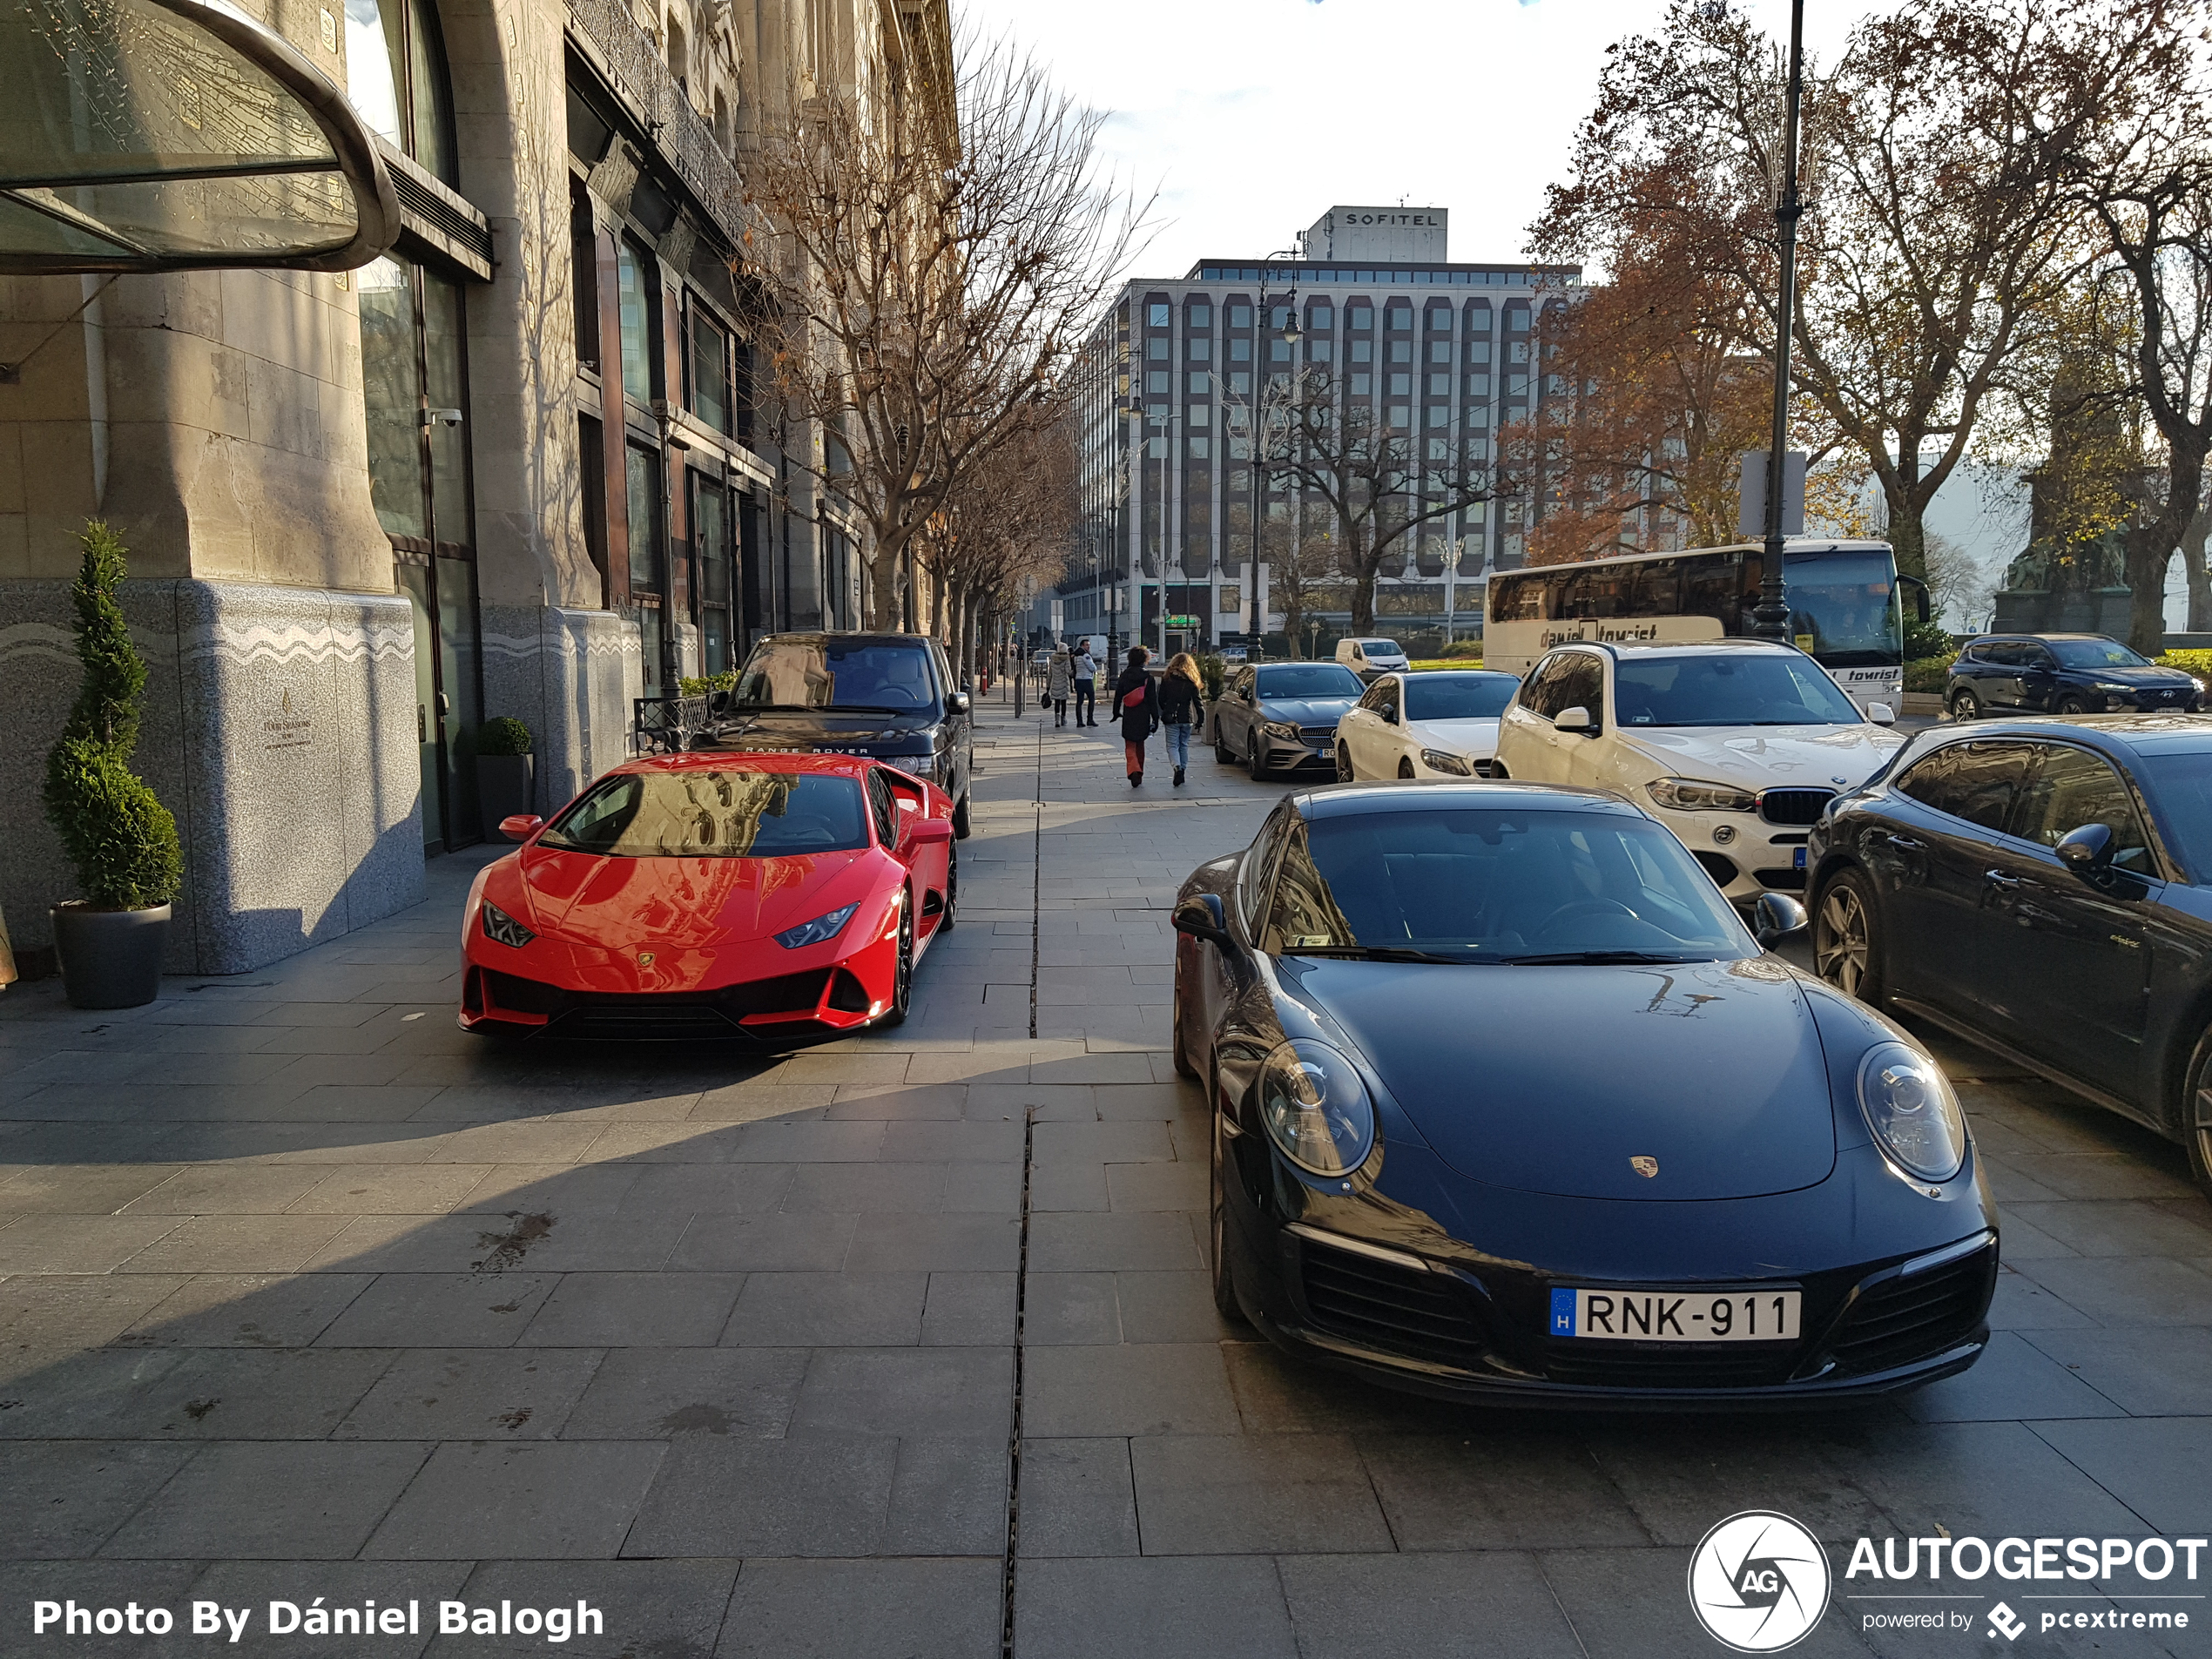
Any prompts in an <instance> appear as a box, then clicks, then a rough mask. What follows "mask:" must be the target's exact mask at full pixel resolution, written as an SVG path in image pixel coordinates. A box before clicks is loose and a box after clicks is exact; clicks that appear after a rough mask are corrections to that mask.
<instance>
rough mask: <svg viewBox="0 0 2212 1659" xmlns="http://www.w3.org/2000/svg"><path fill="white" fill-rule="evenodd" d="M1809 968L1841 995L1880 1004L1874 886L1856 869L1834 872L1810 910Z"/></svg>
mask: <svg viewBox="0 0 2212 1659" xmlns="http://www.w3.org/2000/svg"><path fill="white" fill-rule="evenodd" d="M1812 964H1813V967H1814V968H1815V970H1816V971H1817V972H1818V974H1820V977H1821V978H1823V979H1824V980H1826V981H1828V982H1829V983H1830V984H1831V985H1832V986H1834V987H1835V988H1837V989H1838V990H1839V991H1841V992H1843V993H1844V995H1846V996H1855V997H1857V998H1858V1000H1859V1001H1862V1002H1867V1003H1871V1004H1872V1005H1873V1006H1874V1007H1876V1008H1879V1007H1881V1005H1882V1001H1883V994H1882V953H1881V941H1880V939H1879V937H1878V935H1877V933H1876V924H1875V921H1874V887H1873V884H1872V883H1871V882H1870V881H1869V880H1867V879H1866V877H1865V874H1864V873H1862V872H1860V871H1858V870H1838V871H1837V872H1836V873H1835V874H1834V875H1832V876H1831V877H1829V878H1828V880H1826V881H1825V882H1824V884H1822V887H1821V889H1820V895H1819V897H1817V899H1815V900H1813V907H1812Z"/></svg>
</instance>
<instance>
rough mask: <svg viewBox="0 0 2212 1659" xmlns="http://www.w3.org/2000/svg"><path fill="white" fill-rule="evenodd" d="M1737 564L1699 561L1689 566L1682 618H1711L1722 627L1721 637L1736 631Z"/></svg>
mask: <svg viewBox="0 0 2212 1659" xmlns="http://www.w3.org/2000/svg"><path fill="white" fill-rule="evenodd" d="M1737 583H1738V578H1737V569H1736V561H1735V560H1734V559H1731V558H1716V559H1700V560H1699V561H1698V562H1697V563H1696V564H1694V565H1692V566H1691V567H1690V569H1689V571H1688V573H1687V579H1686V580H1685V581H1684V583H1683V587H1684V589H1685V590H1686V591H1685V592H1684V594H1683V606H1682V609H1683V615H1684V616H1689V617H1713V618H1714V619H1715V620H1716V621H1717V622H1718V623H1719V624H1721V631H1722V632H1723V633H1730V634H1732V633H1735V632H1737Z"/></svg>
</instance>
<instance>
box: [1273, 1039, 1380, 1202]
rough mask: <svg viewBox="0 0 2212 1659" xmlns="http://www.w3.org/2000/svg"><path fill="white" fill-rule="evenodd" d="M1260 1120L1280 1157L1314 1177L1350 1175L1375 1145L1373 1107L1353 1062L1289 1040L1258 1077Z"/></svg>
mask: <svg viewBox="0 0 2212 1659" xmlns="http://www.w3.org/2000/svg"><path fill="white" fill-rule="evenodd" d="M1259 1115H1260V1117H1261V1119H1262V1121H1263V1122H1264V1123H1266V1125H1267V1135H1268V1138H1269V1139H1270V1140H1271V1141H1273V1142H1274V1143H1275V1144H1276V1145H1277V1146H1278V1147H1279V1148H1280V1149H1281V1150H1282V1153H1283V1156H1284V1157H1286V1158H1288V1159H1290V1161H1291V1163H1295V1164H1297V1165H1298V1168H1299V1169H1301V1170H1307V1171H1309V1172H1310V1173H1312V1174H1314V1175H1325V1176H1344V1175H1349V1174H1351V1173H1352V1170H1356V1169H1358V1168H1359V1166H1360V1165H1361V1164H1362V1163H1366V1161H1367V1154H1368V1153H1369V1152H1370V1151H1372V1150H1373V1149H1374V1144H1375V1108H1374V1103H1373V1102H1372V1101H1370V1100H1369V1099H1368V1098H1367V1086H1366V1084H1365V1083H1363V1082H1360V1081H1359V1073H1358V1072H1356V1071H1354V1070H1353V1069H1352V1062H1350V1061H1349V1060H1347V1059H1345V1057H1344V1056H1343V1055H1340V1054H1339V1053H1338V1052H1337V1051H1336V1050H1335V1049H1332V1048H1330V1047H1329V1046H1328V1044H1326V1043H1325V1042H1312V1041H1310V1040H1308V1039H1306V1038H1304V1037H1298V1038H1293V1039H1292V1040H1291V1042H1286V1043H1285V1044H1284V1045H1283V1046H1282V1047H1281V1048H1279V1049H1276V1050H1275V1052H1274V1053H1273V1054H1271V1055H1268V1056H1267V1062H1266V1064H1264V1066H1262V1067H1261V1068H1260V1072H1259Z"/></svg>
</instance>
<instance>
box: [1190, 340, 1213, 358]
mask: <svg viewBox="0 0 2212 1659" xmlns="http://www.w3.org/2000/svg"><path fill="white" fill-rule="evenodd" d="M1184 344H1185V345H1186V346H1188V347H1190V361H1192V362H1194V363H1204V362H1211V361H1212V359H1213V341H1211V340H1191V341H1184Z"/></svg>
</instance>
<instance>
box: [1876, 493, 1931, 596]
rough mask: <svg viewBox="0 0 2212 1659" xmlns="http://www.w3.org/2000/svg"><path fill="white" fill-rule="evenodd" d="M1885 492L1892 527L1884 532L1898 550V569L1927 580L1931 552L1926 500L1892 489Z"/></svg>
mask: <svg viewBox="0 0 2212 1659" xmlns="http://www.w3.org/2000/svg"><path fill="white" fill-rule="evenodd" d="M1916 493H1917V492H1916ZM1882 495H1883V499H1884V501H1885V502H1886V504H1887V505H1888V508H1889V513H1890V522H1889V528H1888V529H1887V530H1886V531H1885V535H1886V536H1888V537H1889V543H1890V546H1891V547H1892V549H1893V550H1895V551H1896V553H1897V568H1898V570H1899V571H1900V572H1902V573H1903V574H1905V575H1906V576H1911V577H1919V578H1920V580H1921V581H1923V582H1925V581H1926V580H1927V579H1928V555H1927V543H1926V536H1927V530H1926V525H1925V514H1926V511H1927V503H1926V502H1921V501H1915V500H1914V499H1912V496H1906V495H1903V494H1900V493H1899V492H1898V491H1896V490H1893V489H1885V490H1884V491H1883V492H1882Z"/></svg>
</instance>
